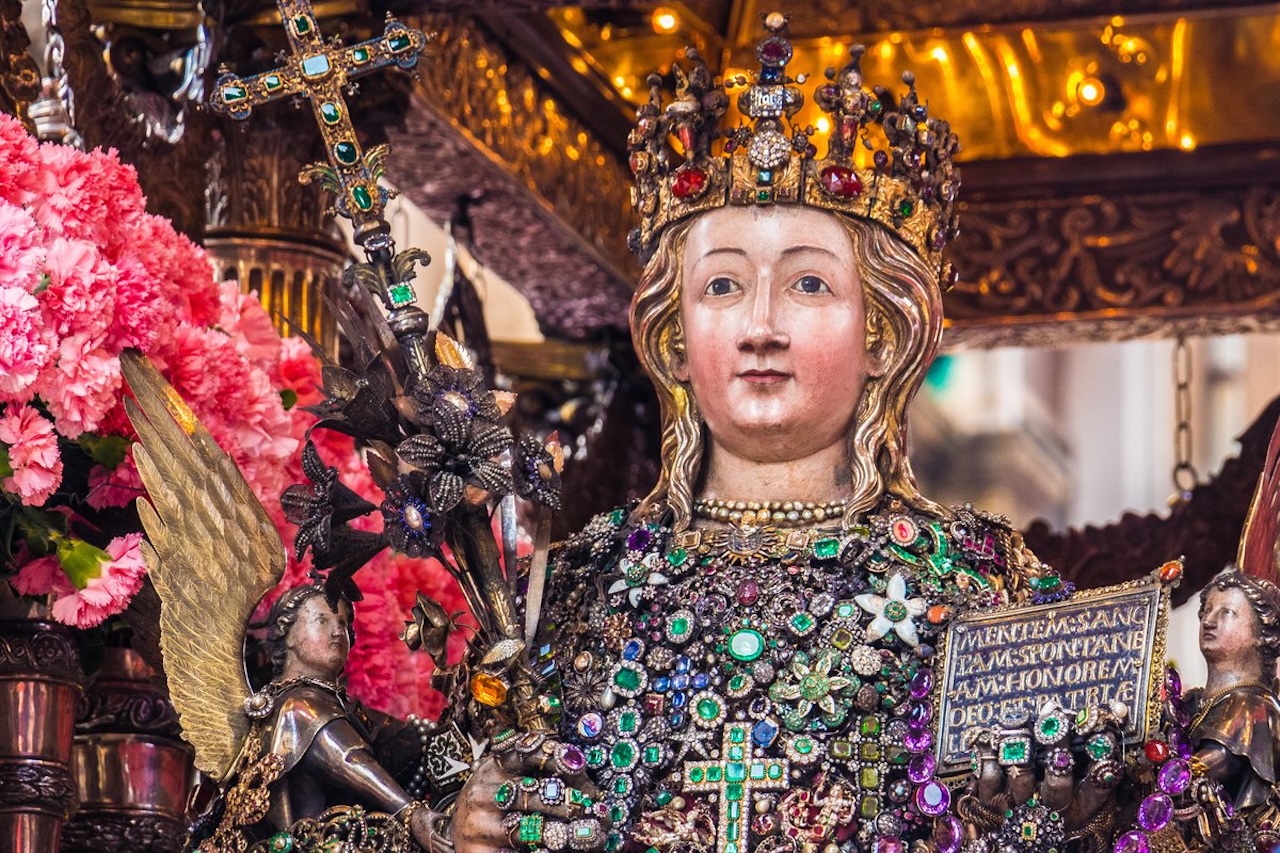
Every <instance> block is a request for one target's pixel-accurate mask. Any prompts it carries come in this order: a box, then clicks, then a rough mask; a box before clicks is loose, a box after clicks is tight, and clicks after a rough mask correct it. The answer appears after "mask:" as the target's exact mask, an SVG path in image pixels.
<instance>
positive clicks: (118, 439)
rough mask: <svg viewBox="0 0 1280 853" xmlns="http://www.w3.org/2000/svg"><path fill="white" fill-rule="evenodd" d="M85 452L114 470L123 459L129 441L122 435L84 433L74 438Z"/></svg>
mask: <svg viewBox="0 0 1280 853" xmlns="http://www.w3.org/2000/svg"><path fill="white" fill-rule="evenodd" d="M76 443H77V444H79V445H80V447H81V448H82V449H83V450H84V452H85V453H87V454H89V455H90V456H91V457H93V461H94V462H97V463H98V464H99V465H102V466H103V467H105V468H110V469H112V470H115V468H116V467H117V466H118V465H119V464H120V463H121V462H123V461H124V457H125V454H126V453H127V452H128V450H129V441H128V439H126V438H125V437H124V436H122V435H93V434H92V433H85V434H84V435H82V436H80V438H78V439H77V440H76Z"/></svg>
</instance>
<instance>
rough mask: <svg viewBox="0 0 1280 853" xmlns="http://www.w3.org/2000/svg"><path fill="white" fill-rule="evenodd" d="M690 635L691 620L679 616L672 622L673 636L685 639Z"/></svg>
mask: <svg viewBox="0 0 1280 853" xmlns="http://www.w3.org/2000/svg"><path fill="white" fill-rule="evenodd" d="M687 633H689V620H688V619H686V618H685V617H683V616H677V617H676V618H674V619H672V620H671V634H672V635H673V636H676V637H683V636H684V635H685V634H687Z"/></svg>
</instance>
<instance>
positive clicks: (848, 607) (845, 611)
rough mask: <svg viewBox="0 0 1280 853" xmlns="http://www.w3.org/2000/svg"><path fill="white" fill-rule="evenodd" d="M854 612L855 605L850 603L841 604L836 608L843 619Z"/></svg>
mask: <svg viewBox="0 0 1280 853" xmlns="http://www.w3.org/2000/svg"><path fill="white" fill-rule="evenodd" d="M853 612H854V611H853V605H852V604H848V603H845V604H841V605H840V606H839V607H837V608H836V614H837V615H839V616H840V617H841V618H843V619H848V618H849V617H850V616H852V615H853Z"/></svg>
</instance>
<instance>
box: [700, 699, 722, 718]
mask: <svg viewBox="0 0 1280 853" xmlns="http://www.w3.org/2000/svg"><path fill="white" fill-rule="evenodd" d="M697 710H698V716H699V717H701V718H702V719H704V720H714V719H715V718H716V717H718V716H720V703H719V702H717V701H716V700H714V699H711V698H706V699H699V700H698V709H697Z"/></svg>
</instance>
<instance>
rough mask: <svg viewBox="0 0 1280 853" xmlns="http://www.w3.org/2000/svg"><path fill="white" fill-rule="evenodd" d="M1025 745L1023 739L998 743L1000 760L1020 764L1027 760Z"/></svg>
mask: <svg viewBox="0 0 1280 853" xmlns="http://www.w3.org/2000/svg"><path fill="white" fill-rule="evenodd" d="M1027 746H1028V744H1027V742H1026V741H1025V740H1023V739H1017V740H1007V741H1005V742H1004V743H1002V744H1000V760H1001V761H1004V762H1007V763H1009V764H1022V763H1023V762H1024V761H1026V760H1027Z"/></svg>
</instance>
